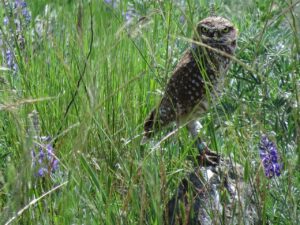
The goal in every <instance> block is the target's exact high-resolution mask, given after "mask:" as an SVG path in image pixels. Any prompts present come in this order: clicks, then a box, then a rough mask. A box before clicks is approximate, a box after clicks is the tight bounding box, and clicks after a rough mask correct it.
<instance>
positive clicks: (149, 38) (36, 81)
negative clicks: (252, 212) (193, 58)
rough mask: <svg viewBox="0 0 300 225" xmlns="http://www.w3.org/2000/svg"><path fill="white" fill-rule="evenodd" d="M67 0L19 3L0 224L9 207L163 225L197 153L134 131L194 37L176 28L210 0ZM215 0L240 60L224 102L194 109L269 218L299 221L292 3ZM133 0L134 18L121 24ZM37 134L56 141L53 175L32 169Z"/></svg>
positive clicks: (5, 83) (202, 13)
mask: <svg viewBox="0 0 300 225" xmlns="http://www.w3.org/2000/svg"><path fill="white" fill-rule="evenodd" d="M75 2H76V3H74V2H73V1H70V0H69V1H49V2H48V1H46V0H43V1H41V0H36V1H28V8H29V9H30V10H31V13H32V15H31V17H32V18H31V22H30V24H29V25H28V27H27V28H24V32H23V35H24V37H25V40H26V42H25V48H24V49H23V48H20V47H19V46H18V44H17V43H18V41H16V40H14V46H15V47H14V49H15V59H16V61H17V63H18V68H19V69H18V71H17V72H16V73H13V72H12V71H7V70H4V68H1V70H0V78H1V80H0V90H1V91H0V118H1V119H0V128H1V129H0V215H1V216H0V223H1V224H4V223H5V222H7V221H9V220H10V219H12V218H13V217H14V216H16V218H15V219H14V220H13V221H12V223H13V224H162V221H163V216H162V214H163V208H164V206H165V205H166V203H167V201H168V200H169V199H170V197H171V196H172V194H173V193H174V191H175V189H176V187H177V185H178V182H179V181H180V179H181V178H182V177H184V175H186V174H187V173H188V172H189V171H191V170H192V166H191V163H190V161H189V160H188V159H187V158H188V156H189V155H195V154H196V151H195V149H194V148H193V145H192V141H191V140H190V139H189V137H188V135H187V132H186V130H184V129H181V130H180V131H179V132H178V133H177V134H176V135H175V137H173V138H171V139H170V140H167V141H165V142H163V143H162V145H161V148H159V149H156V150H153V149H151V144H149V145H146V146H145V147H144V146H143V147H141V146H140V145H139V142H140V138H141V137H140V136H139V135H141V133H142V125H143V120H144V118H145V117H146V116H147V114H148V113H149V112H150V110H151V108H152V107H153V106H154V105H155V104H157V102H158V100H159V97H160V95H161V91H163V90H164V86H165V83H166V81H167V78H168V77H169V75H170V73H171V71H172V70H173V69H174V66H175V65H176V63H177V62H178V60H179V58H180V55H181V54H182V52H183V51H184V49H185V48H186V47H187V46H188V45H189V43H188V42H187V41H185V40H183V39H180V37H188V38H189V37H191V36H192V33H193V27H194V26H195V24H196V22H197V21H199V20H200V19H201V18H204V17H206V16H208V14H209V7H208V2H207V1H204V0H187V1H179V0H178V1H175V0H174V1H128V2H127V1H126V0H125V1H121V2H119V3H118V4H117V5H116V6H115V7H114V5H111V4H107V3H104V2H103V1H102V0H92V1H90V3H88V2H87V1H82V2H80V1H78V2H77V1H75ZM181 2H183V3H181ZM216 3H217V6H218V7H217V8H218V9H217V14H219V15H222V16H225V17H227V18H229V19H231V20H232V21H233V23H234V24H235V25H236V26H237V27H238V29H239V41H238V49H237V55H236V57H237V59H238V60H240V62H235V63H233V65H232V67H231V69H230V72H229V74H228V80H227V85H226V90H225V92H224V95H223V96H222V98H221V99H220V103H219V104H218V105H217V106H216V107H215V108H212V109H211V110H210V112H209V113H208V114H207V115H206V116H204V117H203V118H201V122H202V124H203V130H202V135H203V137H204V139H205V140H206V141H207V142H208V143H209V145H210V146H211V148H212V149H214V150H215V151H218V152H220V153H222V154H223V155H225V156H229V155H231V156H232V157H233V158H234V159H235V160H236V161H237V162H238V163H240V164H242V165H244V166H245V180H246V181H247V182H248V183H250V184H251V185H253V186H255V187H256V189H257V193H255V195H256V196H257V199H258V201H259V205H258V207H259V210H260V211H261V218H262V220H263V223H264V224H299V221H300V197H299V196H300V175H299V169H300V167H299V162H300V160H299V158H298V157H299V155H300V149H299V148H300V109H299V103H300V102H299V101H300V96H299V95H300V93H299V90H300V88H299V87H300V83H299V79H300V76H299V74H300V63H299V60H300V58H299V57H300V38H299V37H300V26H299V24H300V23H299V21H300V3H299V1H296V0H286V1H276V0H274V1H272V0H266V1H245V2H241V1H235V0H228V1H216ZM0 4H2V5H1V7H0V21H3V19H4V15H5V14H7V11H5V8H4V7H2V6H3V1H2V2H1V3H0ZM132 8H134V9H135V13H133V12H132V10H131V9H132ZM45 9H47V10H45ZM128 11H129V12H131V14H132V16H133V18H132V20H130V21H129V22H126V17H125V15H124V13H125V12H128ZM133 14H134V15H133ZM127 16H129V14H127ZM182 16H183V17H182ZM34 27H35V29H34ZM3 29H4V26H3V25H1V31H3ZM34 30H35V32H34ZM39 30H41V32H40V34H38V31H39ZM11 32H13V31H11ZM5 38H6V37H3V39H4V40H5ZM0 60H1V62H2V65H3V66H5V57H2V58H0ZM33 110H36V111H37V112H38V115H39V127H40V128H39V129H40V131H37V130H36V129H34V126H33V124H32V120H31V119H30V116H29V114H30V113H32V112H33ZM166 132H167V130H165V132H163V133H162V134H161V135H157V137H156V138H155V141H156V142H157V141H159V140H160V139H161V138H162V137H163V135H164V134H166ZM263 133H264V134H267V135H268V136H269V137H270V139H271V140H272V141H274V142H275V143H276V145H277V148H278V152H279V155H280V160H281V162H282V163H283V170H282V174H281V176H280V177H276V178H274V179H268V178H266V177H265V176H264V174H263V169H262V166H261V162H260V158H259V153H258V143H259V141H260V137H261V135H262V134H263ZM34 136H50V137H51V138H52V142H51V145H53V147H54V153H55V155H56V157H57V159H58V160H59V169H57V170H56V171H55V173H51V172H50V173H46V175H45V176H44V177H37V176H35V172H36V168H35V167H34V166H33V165H32V156H31V151H32V149H34V148H37V147H36V146H37V143H36V142H38V141H37V138H35V137H34ZM48 167H51V165H48ZM47 169H48V170H50V168H47ZM59 185H61V186H59ZM55 187H58V188H57V189H54V190H53V188H55ZM48 191H50V192H51V193H49V194H48V195H46V196H43V194H45V193H46V192H48ZM38 198H39V199H38ZM34 199H37V201H36V202H31V201H32V200H34ZM30 202H31V203H30ZM24 207H27V208H25V209H24V211H23V210H22V209H23V208H24ZM20 210H21V211H20ZM18 211H20V213H19V214H18V215H17V214H16V213H17V212H18Z"/></svg>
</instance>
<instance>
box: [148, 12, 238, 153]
mask: <svg viewBox="0 0 300 225" xmlns="http://www.w3.org/2000/svg"><path fill="white" fill-rule="evenodd" d="M194 40H195V41H196V42H200V43H203V44H204V45H199V44H198V45H197V44H196V43H193V44H192V46H191V48H189V49H188V50H187V51H186V52H185V53H184V55H183V57H182V59H181V60H180V62H179V63H178V65H177V67H176V68H175V70H174V72H173V74H172V76H171V78H170V80H169V82H168V84H167V87H166V90H165V92H164V96H163V97H162V100H161V102H160V104H159V105H158V107H156V108H155V109H153V110H152V112H151V113H150V115H149V117H148V118H147V119H146V121H145V124H144V132H145V133H144V137H143V139H142V143H144V142H145V141H146V140H147V139H149V138H150V137H151V136H152V135H153V134H154V133H155V132H156V131H158V130H159V129H160V128H162V127H164V126H166V125H168V124H170V123H171V122H176V123H177V124H187V128H188V130H189V132H190V133H191V135H192V136H193V137H194V138H197V140H198V149H199V151H200V154H201V155H203V156H208V155H210V156H212V157H214V156H217V155H216V154H213V153H211V152H210V151H208V148H207V147H206V146H205V145H204V144H203V142H201V141H200V138H199V137H198V133H199V130H200V126H201V125H200V123H199V122H198V121H197V120H196V119H197V118H199V117H200V116H201V115H202V114H203V113H205V112H206V111H207V110H208V109H209V106H210V105H211V104H214V102H215V101H216V97H217V96H218V95H219V94H220V92H221V89H222V84H223V80H224V76H225V74H226V72H227V70H228V68H229V64H230V61H231V60H230V57H228V55H233V54H234V51H235V49H236V40H237V30H236V29H235V27H234V25H233V24H232V23H231V22H230V21H228V20H227V19H225V18H223V17H218V16H210V17H207V18H205V19H203V20H201V21H200V22H199V23H198V25H197V28H196V32H195V35H194ZM205 45H207V46H209V47H205ZM224 53H225V54H224ZM226 54H227V55H226ZM206 158H207V157H206ZM217 158H218V157H217Z"/></svg>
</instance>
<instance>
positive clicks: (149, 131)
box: [141, 108, 157, 145]
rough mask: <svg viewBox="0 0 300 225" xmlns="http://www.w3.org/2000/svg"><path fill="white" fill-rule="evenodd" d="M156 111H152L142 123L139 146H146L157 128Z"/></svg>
mask: <svg viewBox="0 0 300 225" xmlns="http://www.w3.org/2000/svg"><path fill="white" fill-rule="evenodd" d="M156 123H157V109H156V108H155V109H153V110H152V111H151V113H150V114H149V116H148V117H147V119H146V120H145V123H144V136H143V138H142V140H141V145H143V144H146V143H147V142H148V140H149V139H150V138H151V136H152V135H153V133H154V130H155V127H157V124H156Z"/></svg>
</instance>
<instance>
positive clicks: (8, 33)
mask: <svg viewBox="0 0 300 225" xmlns="http://www.w3.org/2000/svg"><path fill="white" fill-rule="evenodd" d="M4 6H5V8H6V10H5V11H4V12H5V13H7V14H6V15H4V19H3V24H4V27H3V29H2V32H3V33H0V39H1V40H0V43H2V44H1V45H0V51H1V52H2V56H3V59H4V60H3V62H4V66H6V67H8V68H10V69H11V70H12V71H13V73H14V74H16V72H17V71H18V65H17V61H16V59H15V54H14V53H15V47H16V46H15V43H16V42H15V40H16V39H17V40H18V43H19V48H20V49H24V46H25V38H24V31H25V29H26V28H27V25H28V24H29V23H30V21H31V12H30V10H29V9H28V8H27V3H26V2H25V1H23V0H15V1H13V0H10V1H4ZM3 37H6V38H5V40H3Z"/></svg>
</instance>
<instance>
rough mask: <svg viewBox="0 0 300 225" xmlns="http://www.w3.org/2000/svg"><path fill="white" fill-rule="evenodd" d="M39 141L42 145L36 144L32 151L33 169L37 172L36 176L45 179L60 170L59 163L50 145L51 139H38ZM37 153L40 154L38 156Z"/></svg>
mask: <svg viewBox="0 0 300 225" xmlns="http://www.w3.org/2000/svg"><path fill="white" fill-rule="evenodd" d="M38 139H39V140H40V141H41V142H42V143H39V144H36V145H35V148H34V149H33V150H32V151H31V157H32V167H33V169H35V171H37V172H36V173H35V176H37V177H45V176H46V175H48V174H49V175H50V174H51V173H55V171H57V170H58V166H59V161H58V160H57V158H56V156H55V155H54V149H53V147H52V145H51V143H49V142H50V141H51V138H49V137H38ZM36 151H38V154H36Z"/></svg>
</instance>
